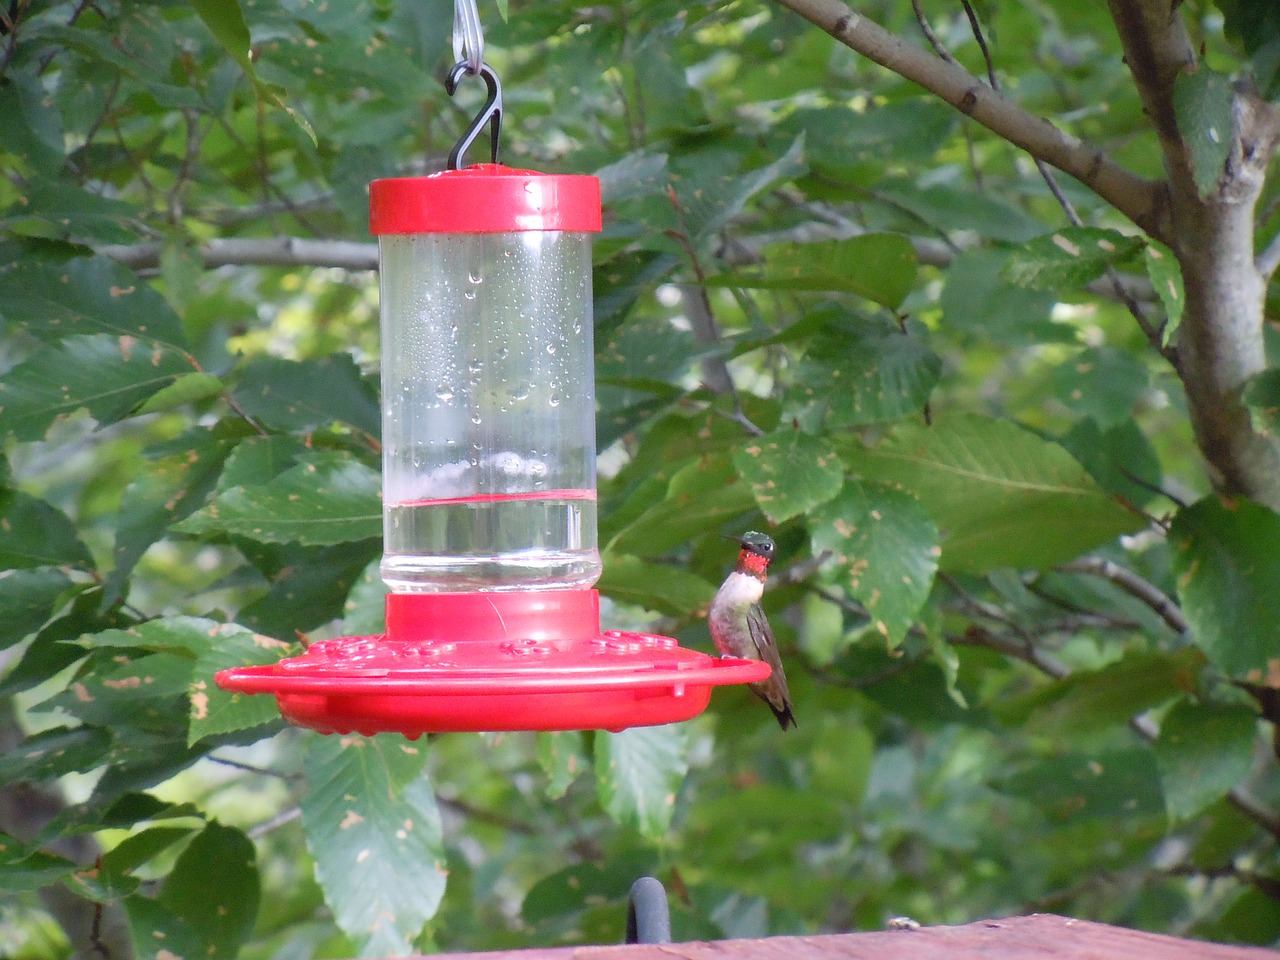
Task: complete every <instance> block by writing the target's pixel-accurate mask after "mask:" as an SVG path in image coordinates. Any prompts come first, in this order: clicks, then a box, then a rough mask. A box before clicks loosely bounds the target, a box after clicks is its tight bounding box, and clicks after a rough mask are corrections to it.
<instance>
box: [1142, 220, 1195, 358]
mask: <svg viewBox="0 0 1280 960" xmlns="http://www.w3.org/2000/svg"><path fill="white" fill-rule="evenodd" d="M1143 256H1144V257H1145V259H1146V264H1147V279H1148V280H1150V281H1151V287H1152V289H1153V290H1155V292H1156V296H1157V297H1158V298H1159V299H1160V303H1161V304H1162V305H1163V306H1164V315H1165V324H1164V327H1163V328H1162V329H1161V331H1160V345H1161V346H1164V347H1167V346H1169V344H1171V343H1173V338H1174V336H1175V334H1177V332H1178V327H1179V326H1180V325H1181V323H1182V310H1183V308H1184V307H1185V306H1186V302H1187V295H1186V291H1185V290H1184V289H1183V286H1182V267H1181V265H1179V263H1178V261H1177V259H1176V258H1175V257H1174V256H1173V254H1172V253H1171V252H1170V251H1169V249H1168V248H1167V247H1162V246H1159V245H1158V244H1155V243H1149V244H1147V249H1146V250H1145V251H1143Z"/></svg>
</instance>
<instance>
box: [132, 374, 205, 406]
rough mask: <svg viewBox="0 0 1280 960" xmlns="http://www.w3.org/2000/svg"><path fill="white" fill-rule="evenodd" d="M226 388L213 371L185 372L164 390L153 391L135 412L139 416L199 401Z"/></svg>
mask: <svg viewBox="0 0 1280 960" xmlns="http://www.w3.org/2000/svg"><path fill="white" fill-rule="evenodd" d="M225 390H226V385H225V384H223V382H222V381H221V380H219V379H218V378H217V377H215V376H214V375H213V374H211V373H203V372H200V373H184V374H183V375H182V376H180V377H178V378H177V379H176V380H174V381H173V383H171V384H169V386H167V387H165V388H164V389H163V390H159V391H157V392H156V393H153V394H152V395H151V396H150V397H148V398H147V399H146V401H145V402H143V403H141V404H139V405H138V408H137V409H136V410H134V411H133V413H134V414H136V415H138V416H141V415H142V414H144V413H160V412H161V411H163V410H172V409H173V408H174V407H180V406H182V405H183V404H184V403H198V402H199V401H201V400H209V399H211V398H213V397H217V396H221V395H222V393H223V392H224V391H225Z"/></svg>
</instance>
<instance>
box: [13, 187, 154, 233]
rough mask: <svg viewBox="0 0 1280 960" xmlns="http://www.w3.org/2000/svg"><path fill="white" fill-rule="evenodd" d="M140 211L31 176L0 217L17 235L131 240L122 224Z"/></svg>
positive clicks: (130, 206)
mask: <svg viewBox="0 0 1280 960" xmlns="http://www.w3.org/2000/svg"><path fill="white" fill-rule="evenodd" d="M139 213H140V211H139V210H137V209H136V208H135V207H133V206H132V205H130V204H128V203H123V202H122V201H120V200H113V199H111V198H109V197H104V196H102V195H101V194H100V193H95V192H93V191H91V190H86V189H84V188H82V187H79V186H76V185H75V184H72V183H66V182H63V181H60V180H45V179H42V178H33V179H32V181H31V182H30V183H29V185H28V186H27V189H26V190H25V191H24V193H23V196H22V200H21V201H20V202H19V203H18V204H16V205H15V206H13V207H11V208H10V209H9V210H8V211H7V212H6V215H5V216H4V217H2V218H0V224H3V225H4V227H5V228H6V229H7V230H9V231H10V232H11V233H14V234H16V235H18V236H24V237H40V238H43V239H47V240H76V241H80V242H91V243H103V244H106V243H132V242H133V241H134V240H136V239H137V233H136V232H135V231H134V230H131V229H129V228H128V227H126V226H125V224H126V223H128V222H129V221H130V220H132V219H133V218H134V217H136V216H137V215H138V214H139Z"/></svg>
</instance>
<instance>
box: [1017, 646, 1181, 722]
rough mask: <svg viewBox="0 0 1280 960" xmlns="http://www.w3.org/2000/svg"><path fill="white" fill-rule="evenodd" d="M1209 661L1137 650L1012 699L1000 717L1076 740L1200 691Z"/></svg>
mask: <svg viewBox="0 0 1280 960" xmlns="http://www.w3.org/2000/svg"><path fill="white" fill-rule="evenodd" d="M1203 662H1204V661H1203V658H1202V657H1201V656H1200V655H1199V653H1198V652H1197V651H1195V650H1190V649H1185V650H1180V651H1178V652H1177V653H1173V654H1166V653H1157V652H1147V651H1135V652H1131V653H1129V654H1127V655H1126V656H1125V657H1124V658H1122V659H1121V660H1119V661H1118V662H1116V663H1113V664H1109V665H1108V666H1105V667H1102V668H1100V669H1098V670H1079V671H1076V672H1075V673H1073V674H1071V676H1069V677H1067V678H1066V679H1063V680H1057V681H1055V682H1053V683H1050V684H1047V685H1045V686H1043V687H1041V688H1039V689H1038V690H1036V691H1034V692H1033V693H1030V694H1026V695H1024V696H1021V697H1013V698H1010V699H1006V700H1005V701H1004V702H1002V703H1001V704H999V705H998V706H997V707H996V708H995V712H996V713H997V714H998V715H999V716H1000V717H1001V719H1003V720H1004V721H1005V722H1006V723H1007V724H1009V725H1011V726H1014V725H1016V726H1021V727H1024V728H1025V729H1027V730H1028V732H1030V733H1033V734H1044V735H1049V736H1060V737H1071V736H1081V735H1084V734H1087V733H1090V732H1093V731H1097V730H1099V729H1100V728H1102V727H1105V726H1107V725H1108V724H1124V723H1128V722H1129V721H1130V720H1131V719H1133V717H1134V716H1135V715H1136V714H1139V713H1142V712H1143V711H1144V710H1149V709H1151V708H1152V707H1155V706H1158V705H1160V704H1162V703H1166V702H1168V701H1170V700H1172V699H1174V698H1175V697H1177V696H1179V695H1180V694H1181V693H1183V692H1184V691H1186V690H1189V689H1194V688H1195V685H1196V677H1197V674H1198V672H1199V670H1200V668H1201V667H1202V665H1203Z"/></svg>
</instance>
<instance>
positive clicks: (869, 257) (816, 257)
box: [707, 233, 916, 310]
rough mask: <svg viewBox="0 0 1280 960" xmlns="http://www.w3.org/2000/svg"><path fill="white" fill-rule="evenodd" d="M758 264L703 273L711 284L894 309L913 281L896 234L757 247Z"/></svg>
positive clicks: (904, 245)
mask: <svg viewBox="0 0 1280 960" xmlns="http://www.w3.org/2000/svg"><path fill="white" fill-rule="evenodd" d="M762 256H763V258H764V267H763V269H761V270H759V271H750V272H748V271H739V272H737V273H732V274H723V275H721V276H715V277H708V278H707V283H709V284H711V285H713V286H728V287H747V288H754V289H762V290H813V291H832V292H840V293H856V294H858V295H859V296H862V297H866V298H867V299H868V300H871V301H873V302H875V303H879V304H881V305H883V306H886V307H888V308H889V309H890V310H896V309H897V308H898V306H899V305H901V303H902V301H903V300H904V299H905V298H906V296H907V294H908V293H910V292H911V287H912V286H913V285H914V283H915V279H916V254H915V249H914V248H913V247H912V246H911V241H910V240H908V239H907V238H906V237H904V236H900V235H899V234H896V233H866V234H862V235H860V236H856V237H850V238H849V239H847V240H824V241H822V242H819V243H786V244H777V245H776V246H770V247H766V248H765V249H764V250H763V251H762Z"/></svg>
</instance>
